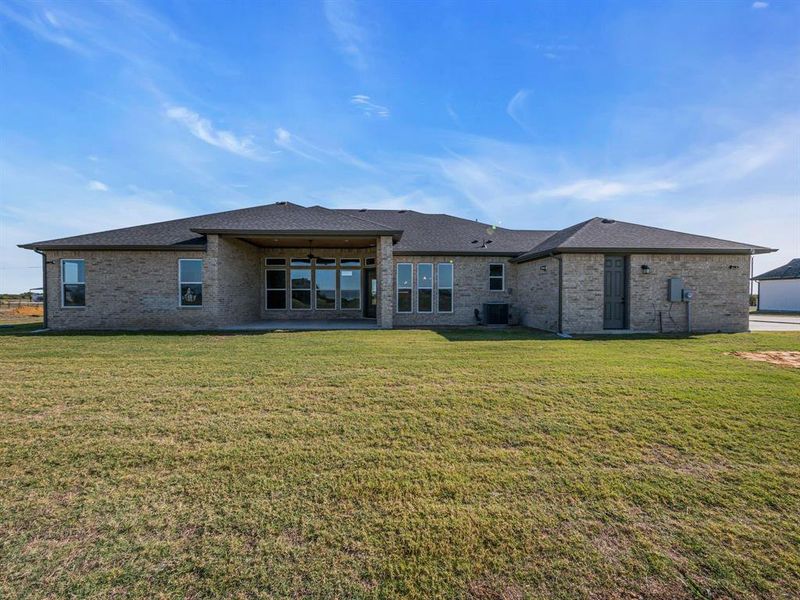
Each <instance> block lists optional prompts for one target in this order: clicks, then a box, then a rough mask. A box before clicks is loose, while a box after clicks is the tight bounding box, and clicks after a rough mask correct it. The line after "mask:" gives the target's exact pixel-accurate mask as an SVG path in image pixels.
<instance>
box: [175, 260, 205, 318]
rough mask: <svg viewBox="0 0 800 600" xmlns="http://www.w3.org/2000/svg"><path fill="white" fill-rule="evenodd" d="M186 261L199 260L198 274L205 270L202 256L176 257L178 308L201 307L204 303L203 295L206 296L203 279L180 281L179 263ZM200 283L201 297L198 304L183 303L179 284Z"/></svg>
mask: <svg viewBox="0 0 800 600" xmlns="http://www.w3.org/2000/svg"><path fill="white" fill-rule="evenodd" d="M187 261H200V274H201V276H202V275H203V273H204V272H205V267H206V265H205V262H204V261H203V259H202V258H179V259H178V308H203V305H204V304H205V296H206V284H205V283H204V282H203V281H182V280H181V263H183V262H187ZM186 284H189V285H201V286H202V288H201V289H202V299H201V300H200V304H194V305H188V304H186V305H184V303H183V299H182V296H181V286H182V285H186Z"/></svg>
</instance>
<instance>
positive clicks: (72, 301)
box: [61, 259, 86, 307]
mask: <svg viewBox="0 0 800 600" xmlns="http://www.w3.org/2000/svg"><path fill="white" fill-rule="evenodd" d="M85 273H86V270H85V268H84V262H83V259H72V260H66V259H63V260H62V261H61V306H64V307H74V306H86V279H85Z"/></svg>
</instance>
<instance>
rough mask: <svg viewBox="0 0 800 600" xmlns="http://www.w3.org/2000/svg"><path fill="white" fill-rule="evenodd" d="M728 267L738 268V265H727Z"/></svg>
mask: <svg viewBox="0 0 800 600" xmlns="http://www.w3.org/2000/svg"><path fill="white" fill-rule="evenodd" d="M728 268H729V269H738V268H739V265H728Z"/></svg>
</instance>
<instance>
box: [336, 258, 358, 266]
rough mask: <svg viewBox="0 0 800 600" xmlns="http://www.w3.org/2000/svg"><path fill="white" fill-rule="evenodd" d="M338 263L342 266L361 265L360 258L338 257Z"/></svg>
mask: <svg viewBox="0 0 800 600" xmlns="http://www.w3.org/2000/svg"><path fill="white" fill-rule="evenodd" d="M339 265H341V266H342V267H360V266H361V259H360V258H341V259H339Z"/></svg>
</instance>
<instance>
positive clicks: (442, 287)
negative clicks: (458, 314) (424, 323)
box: [436, 263, 453, 313]
mask: <svg viewBox="0 0 800 600" xmlns="http://www.w3.org/2000/svg"><path fill="white" fill-rule="evenodd" d="M436 287H437V292H438V293H437V297H438V306H437V307H436V310H437V312H440V313H449V312H453V264H452V263H439V264H438V265H436Z"/></svg>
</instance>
